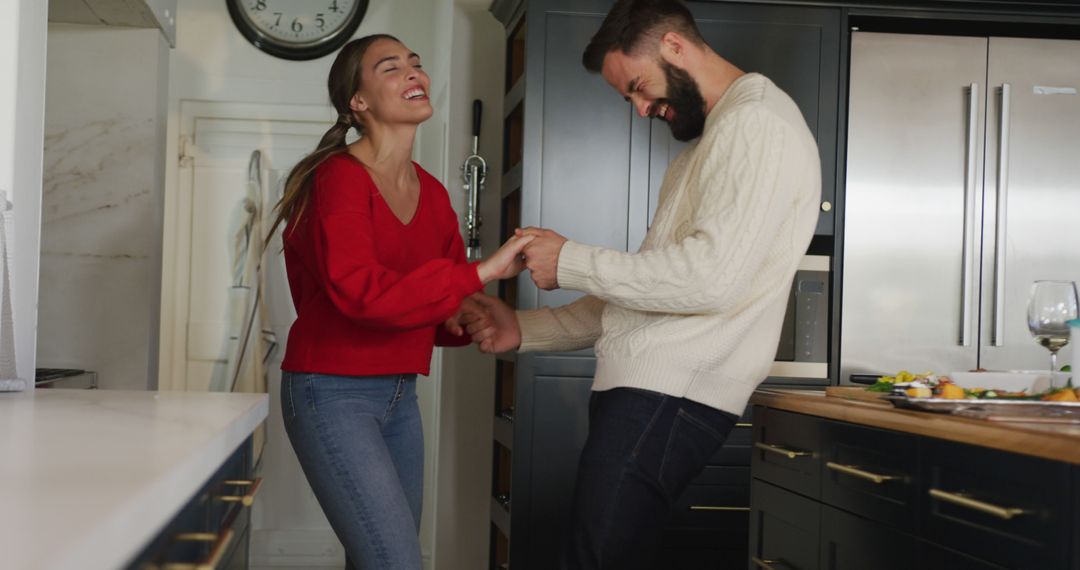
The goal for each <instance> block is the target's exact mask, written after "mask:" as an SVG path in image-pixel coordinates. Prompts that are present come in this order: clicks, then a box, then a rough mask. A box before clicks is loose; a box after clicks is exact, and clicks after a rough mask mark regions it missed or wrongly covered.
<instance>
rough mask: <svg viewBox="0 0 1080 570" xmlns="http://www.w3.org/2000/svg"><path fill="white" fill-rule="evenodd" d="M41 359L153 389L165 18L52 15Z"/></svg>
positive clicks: (102, 380)
mask: <svg viewBox="0 0 1080 570" xmlns="http://www.w3.org/2000/svg"><path fill="white" fill-rule="evenodd" d="M48 46H49V49H48V66H47V69H48V72H47V81H46V103H45V167H44V198H43V204H42V235H41V283H40V296H39V299H40V315H39V319H38V339H39V341H38V353H37V356H38V358H37V360H38V363H39V365H40V366H43V367H55V368H83V369H87V370H94V371H96V372H97V373H98V381H99V386H100V387H102V388H111V389H128V390H144V389H146V388H148V387H153V386H154V385H155V384H154V381H155V380H156V377H157V364H156V362H157V353H158V343H157V339H158V319H157V314H158V310H159V292H160V277H161V209H162V196H163V187H162V186H163V183H164V172H163V167H164V157H165V146H164V145H165V136H164V135H165V132H164V128H165V111H166V109H165V96H166V94H167V88H168V86H167V81H168V55H169V54H168V49H169V48H168V45H167V44H166V43H165V40H164V38H163V37H162V35H161V33H160V32H159V31H158V30H156V29H140V28H126V27H114V26H96V25H75V24H50V25H49V33H48Z"/></svg>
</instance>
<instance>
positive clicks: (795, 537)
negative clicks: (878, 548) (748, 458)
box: [750, 479, 869, 570]
mask: <svg viewBox="0 0 1080 570" xmlns="http://www.w3.org/2000/svg"><path fill="white" fill-rule="evenodd" d="M750 505H751V507H750V568H751V569H752V570H759V569H762V568H764V569H769V568H775V569H776V570H813V569H815V568H817V567H818V552H819V541H820V530H819V528H820V525H821V504H820V503H818V502H817V501H813V500H810V499H807V498H806V497H802V496H800V495H796V494H795V493H792V492H790V491H785V490H784V489H781V488H780V487H775V486H773V485H770V484H768V483H765V482H764V481H760V480H758V479H754V480H753V482H751V484H750ZM867 568H869V567H867Z"/></svg>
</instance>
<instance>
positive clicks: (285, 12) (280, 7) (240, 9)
mask: <svg viewBox="0 0 1080 570" xmlns="http://www.w3.org/2000/svg"><path fill="white" fill-rule="evenodd" d="M226 3H227V4H228V7H229V14H230V15H231V16H232V19H233V22H234V23H235V24H236V27H237V28H239V30H240V32H241V33H242V34H244V37H246V38H247V39H248V41H250V42H251V43H253V44H255V46H256V47H258V48H259V49H261V50H263V51H265V52H267V53H269V54H271V55H275V56H278V57H282V58H286V59H315V58H317V57H322V56H324V55H326V54H329V53H331V52H334V51H336V50H337V49H338V48H340V47H341V46H342V45H344V44H345V42H347V41H348V40H349V38H351V37H352V35H353V33H354V32H355V31H356V28H357V26H359V25H360V21H361V20H363V19H364V13H365V12H366V11H367V0H226Z"/></svg>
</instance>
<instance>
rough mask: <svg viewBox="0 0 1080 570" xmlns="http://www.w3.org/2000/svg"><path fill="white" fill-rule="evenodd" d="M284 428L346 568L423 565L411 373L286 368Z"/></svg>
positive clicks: (392, 569) (418, 430)
mask: <svg viewBox="0 0 1080 570" xmlns="http://www.w3.org/2000/svg"><path fill="white" fill-rule="evenodd" d="M281 411H282V414H283V415H284V418H285V430H286V431H287V432H288V434H289V441H290V442H292V446H293V450H294V451H295V452H296V456H297V458H299V459H300V466H301V467H303V469H304V475H305V476H307V480H308V482H309V483H311V488H312V490H314V491H315V497H316V498H317V499H318V501H319V505H321V506H322V509H323V512H325V513H326V518H327V519H329V521H330V526H331V527H333V529H334V532H335V533H336V534H337V536H338V539H340V540H341V543H342V544H343V545H344V546H345V555H346V568H347V569H348V570H420V567H421V563H420V539H419V537H418V533H419V529H420V504H421V501H422V498H423V486H424V434H423V431H422V426H421V422H420V408H419V406H418V405H417V401H416V375H414V374H403V375H394V376H366V377H350V376H328V375H323V374H299V373H292V372H284V373H283V374H282V378H281Z"/></svg>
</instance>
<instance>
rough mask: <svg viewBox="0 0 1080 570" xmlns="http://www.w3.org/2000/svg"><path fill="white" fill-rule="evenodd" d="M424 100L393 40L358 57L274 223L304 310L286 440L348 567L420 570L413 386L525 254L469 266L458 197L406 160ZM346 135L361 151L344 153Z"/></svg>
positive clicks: (349, 57)
mask: <svg viewBox="0 0 1080 570" xmlns="http://www.w3.org/2000/svg"><path fill="white" fill-rule="evenodd" d="M428 86H429V80H428V77H427V75H426V74H425V73H424V71H423V70H422V69H421V67H420V58H419V57H418V56H417V55H416V54H415V53H412V52H411V51H409V49H408V48H406V47H405V46H404V45H403V44H402V43H401V42H399V41H398V40H397V39H395V38H393V37H391V36H386V35H377V36H368V37H364V38H360V39H357V40H353V41H352V42H350V43H348V44H346V45H345V47H343V48H342V50H341V52H340V53H339V54H338V56H337V59H336V60H335V61H334V64H333V66H332V67H331V69H330V77H329V81H328V87H329V90H330V100H331V102H332V103H333V105H334V107H335V108H336V109H337V112H338V120H337V123H336V124H335V125H334V126H333V127H332V128H331V129H330V130H329V131H328V132H327V133H326V135H325V136H323V139H322V141H321V142H320V143H319V147H318V149H317V150H316V151H315V152H314V153H312V154H311V155H309V156H308V157H306V158H304V159H303V160H301V161H300V162H299V163H298V164H297V165H296V167H295V168H293V170H292V172H290V173H289V177H288V179H287V181H286V185H285V194H284V196H283V198H282V200H281V202H280V203H279V204H278V218H277V220H276V221H275V223H274V227H275V228H276V226H277V225H278V224H280V223H281V222H282V221H285V222H287V225H286V228H285V231H284V244H285V265H286V269H287V273H288V277H289V286H290V289H291V292H292V298H293V303H294V305H295V307H296V311H297V319H296V322H295V323H294V324H293V326H292V329H291V330H290V332H289V341H288V345H287V347H286V351H285V359H284V361H283V362H282V366H281V367H282V370H283V371H284V372H283V374H282V382H281V399H282V405H281V407H282V413H283V415H284V420H285V428H286V431H287V432H288V434H289V440H290V441H291V442H292V446H293V449H294V450H295V452H296V455H297V457H298V458H299V459H300V465H301V466H302V467H303V469H304V474H305V475H306V476H307V479H308V481H309V482H310V483H311V487H312V489H313V490H314V491H315V496H316V498H318V500H319V504H320V505H322V508H323V511H325V513H326V516H327V518H328V519H329V520H330V525H331V526H332V527H333V528H334V532H335V533H337V535H338V537H339V538H340V539H341V542H342V543H343V544H344V546H345V553H346V557H347V558H346V561H347V566H348V568H360V569H364V570H367V569H371V570H376V569H377V570H397V569H405V570H418V569H419V568H420V543H419V540H418V537H417V534H418V531H419V525H420V504H421V495H422V488H423V434H422V432H421V424H420V413H419V408H418V407H417V403H416V375H417V374H427V373H428V366H429V362H430V360H431V352H432V348H433V345H434V344H436V343H437V344H440V345H463V344H467V343H468V337H467V336H455V335H454V334H451V333H449V332H448V331H447V328H446V327H449V328H450V329H451V330H454V331H455V333H456V334H458V335H460V334H461V333H460V328H459V327H458V326H457V324H456V318H457V317H456V313H458V311H459V307H461V306H462V302H463V301H465V302H466V304H468V302H469V300H468V296H469V295H471V294H473V293H476V292H478V291H479V290H480V289H481V288H482V286H483V284H484V283H487V282H489V281H492V280H495V279H499V278H504V277H509V276H512V275H516V274H517V272H518V271H520V262H519V258H520V253H521V248H522V247H523V246H524V245H525V244H526V243H528V241H527V240H525V239H521V238H514V239H511V240H510V241H509V242H507V244H506V245H504V246H503V247H502V248H501V249H500V250H499V251H497V252H496V253H495V254H494V255H493V256H492V257H491V258H489V259H486V260H484V261H481V262H479V263H476V264H469V263H466V262H465V252H464V245H463V242H462V239H461V235H460V233H459V231H458V223H457V216H456V215H455V213H454V210H453V208H451V206H450V201H449V198H448V196H447V193H446V189H445V188H443V187H442V185H441V184H439V182H438V181H437V180H436V179H435V178H433V177H432V176H431V175H430V174H428V173H427V172H425V171H424V170H423V169H422V168H420V166H419V165H416V164H415V163H413V162H412V161H411V160H410V157H411V156H412V151H413V139H414V138H415V135H416V129H417V126H419V125H420V123H422V122H424V121H425V120H427V119H428V118H429V117H431V115H432V112H433V111H432V108H431V104H430V103H429V101H428V96H427V94H428ZM350 128H353V129H356V130H357V131H358V132H359V133H360V134H361V138H360V139H359V140H358V141H356V142H354V143H352V144H350V145H346V144H345V135H346V134H347V133H348V131H349V129H350ZM272 233H273V232H271V234H272Z"/></svg>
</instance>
